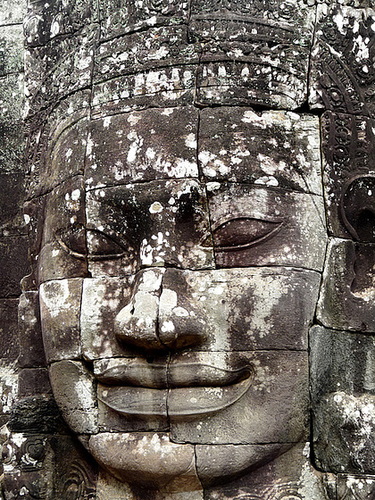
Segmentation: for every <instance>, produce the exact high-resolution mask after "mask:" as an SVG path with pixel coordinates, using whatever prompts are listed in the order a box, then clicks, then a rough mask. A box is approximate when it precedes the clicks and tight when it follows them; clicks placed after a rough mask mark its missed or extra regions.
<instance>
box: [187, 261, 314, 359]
mask: <svg viewBox="0 0 375 500" xmlns="http://www.w3.org/2000/svg"><path fill="white" fill-rule="evenodd" d="M184 276H185V279H186V281H187V283H188V285H189V289H190V290H192V292H191V295H192V298H193V300H194V302H195V304H198V305H199V309H200V312H201V314H202V315H203V316H204V317H205V318H206V321H207V323H208V324H209V329H208V338H207V341H206V343H205V344H204V345H202V346H201V347H200V348H201V349H202V350H209V351H253V350H260V349H262V350H263V349H283V350H286V349H292V350H305V349H307V332H308V328H309V326H310V324H311V322H312V319H313V316H314V311H315V306H316V302H317V298H318V290H319V284H320V275H319V274H318V273H317V272H314V271H307V270H306V271H305V270H298V271H297V270H294V269H291V268H286V267H285V268H283V267H265V268H243V269H238V268H237V269H222V270H216V271H202V272H200V271H194V272H189V271H185V272H184Z"/></svg>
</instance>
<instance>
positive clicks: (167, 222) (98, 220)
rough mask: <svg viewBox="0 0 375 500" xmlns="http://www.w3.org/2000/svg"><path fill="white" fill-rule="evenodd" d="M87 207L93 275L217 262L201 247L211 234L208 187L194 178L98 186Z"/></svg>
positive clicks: (204, 265)
mask: <svg viewBox="0 0 375 500" xmlns="http://www.w3.org/2000/svg"><path fill="white" fill-rule="evenodd" d="M86 205H87V229H88V238H87V240H88V250H89V259H90V262H89V269H90V271H91V273H92V275H93V276H98V275H99V276H100V275H103V274H104V275H105V274H107V275H112V276H122V275H124V274H131V273H134V272H135V271H136V270H137V269H139V268H140V267H149V266H164V265H165V266H176V267H183V268H192V269H202V268H212V267H213V266H214V261H213V251H212V247H210V246H202V242H203V240H207V238H208V237H209V233H208V231H209V218H208V212H207V201H206V196H205V191H204V189H203V186H202V185H201V184H200V183H199V182H198V181H196V180H194V179H185V180H170V181H151V182H150V183H140V184H128V185H125V186H115V187H113V188H103V189H98V190H94V191H92V192H89V193H88V195H87V203H86ZM90 233H91V234H90ZM98 233H100V234H98ZM100 235H101V236H100ZM99 236H100V238H99ZM106 254H107V255H108V258H107V259H106V260H105V259H103V257H105V255H106ZM111 255H113V257H115V258H112V259H111Z"/></svg>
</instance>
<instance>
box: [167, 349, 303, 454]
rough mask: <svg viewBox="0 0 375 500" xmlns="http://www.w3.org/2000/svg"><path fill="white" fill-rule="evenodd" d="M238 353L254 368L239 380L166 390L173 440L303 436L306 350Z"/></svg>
mask: <svg viewBox="0 0 375 500" xmlns="http://www.w3.org/2000/svg"><path fill="white" fill-rule="evenodd" d="M241 358H242V360H246V361H247V363H248V365H249V366H250V367H251V368H252V370H253V373H254V374H253V375H252V376H250V378H247V379H245V380H243V381H242V382H237V384H233V385H229V386H226V387H212V385H211V386H210V387H189V388H186V389H185V388H177V389H172V390H171V391H170V395H169V397H168V414H169V415H170V423H171V437H172V440H173V441H175V442H178V443H196V444H212V445H217V444H260V443H264V444H269V443H289V444H291V443H297V442H299V441H300V440H301V439H303V438H304V437H307V434H308V420H309V411H308V407H309V397H308V366H307V354H306V353H303V352H282V351H268V352H257V351H254V352H241ZM205 396H206V397H205Z"/></svg>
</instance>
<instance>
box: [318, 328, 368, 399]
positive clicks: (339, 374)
mask: <svg viewBox="0 0 375 500" xmlns="http://www.w3.org/2000/svg"><path fill="white" fill-rule="evenodd" d="M310 384H311V397H312V402H313V404H318V403H319V401H320V400H321V398H322V397H323V396H324V395H325V394H329V393H334V392H336V391H343V392H345V393H347V394H357V395H358V394H369V395H375V337H374V335H364V334H363V333H352V332H343V331H338V330H329V329H328V328H324V327H322V326H318V325H316V326H314V327H313V328H312V329H311V330H310Z"/></svg>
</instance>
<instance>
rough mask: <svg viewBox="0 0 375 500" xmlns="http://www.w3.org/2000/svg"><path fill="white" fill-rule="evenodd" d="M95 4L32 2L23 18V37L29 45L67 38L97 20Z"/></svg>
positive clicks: (62, 1) (91, 0) (61, 1)
mask: <svg viewBox="0 0 375 500" xmlns="http://www.w3.org/2000/svg"><path fill="white" fill-rule="evenodd" d="M97 14H98V13H97V4H96V2H95V1H93V0H89V1H83V0H78V1H76V2H74V3H73V4H72V5H69V7H67V5H66V4H65V2H64V0H57V1H55V2H53V3H44V2H33V4H32V5H31V6H30V8H29V11H28V14H27V17H26V19H25V37H26V42H27V44H28V45H29V46H31V47H33V46H39V45H46V44H47V43H48V42H49V41H50V40H53V39H54V38H56V37H57V38H67V37H66V36H65V37H64V35H70V36H71V35H74V34H76V32H77V31H78V30H80V29H82V28H83V27H84V26H86V25H88V24H90V23H93V22H95V21H98V18H97Z"/></svg>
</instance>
